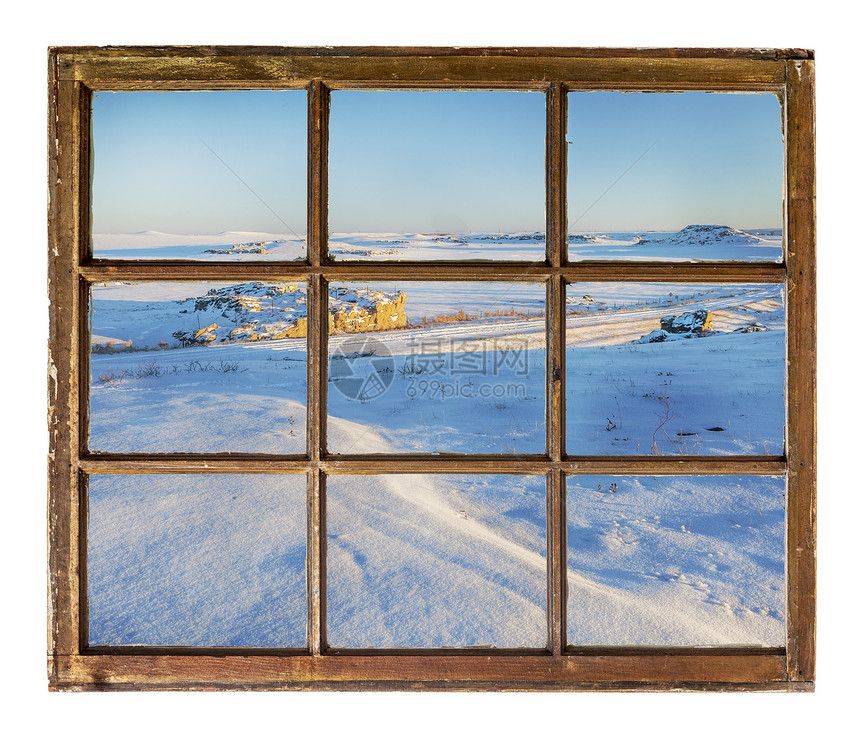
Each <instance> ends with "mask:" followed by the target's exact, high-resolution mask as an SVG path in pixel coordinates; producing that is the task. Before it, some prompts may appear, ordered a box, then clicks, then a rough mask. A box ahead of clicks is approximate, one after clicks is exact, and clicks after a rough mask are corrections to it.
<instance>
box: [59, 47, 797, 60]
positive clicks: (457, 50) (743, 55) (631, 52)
mask: <svg viewBox="0 0 860 737" xmlns="http://www.w3.org/2000/svg"><path fill="white" fill-rule="evenodd" d="M52 51H54V52H56V53H58V54H60V55H62V56H64V57H65V56H70V55H92V56H96V55H100V56H103V57H114V58H118V57H123V56H129V55H131V56H142V57H168V58H171V57H183V56H202V57H220V56H237V55H242V56H286V57H289V56H296V55H305V56H316V57H358V56H361V57H365V56H367V57H373V56H383V57H385V56H404V57H409V56H522V57H547V56H552V57H561V58H570V57H579V58H583V59H601V58H612V57H622V58H642V59H650V58H654V57H658V58H659V57H665V58H685V57H688V58H701V59H708V58H718V59H812V58H813V57H814V53H813V51H811V50H809V49H764V48H762V49H750V48H695V47H685V48H674V47H673V48H667V47H584V46H573V47H560V46H518V47H516V48H513V47H506V46H480V47H479V46H292V47H291V46H243V45H233V46H226V45H222V46H193V45H189V46H111V45H106V46H58V47H56V48H55V49H53V50H52Z"/></svg>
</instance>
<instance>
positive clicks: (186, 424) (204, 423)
mask: <svg viewBox="0 0 860 737" xmlns="http://www.w3.org/2000/svg"><path fill="white" fill-rule="evenodd" d="M90 329H91V337H90V339H91V346H92V352H91V355H90V436H89V447H90V448H91V449H92V450H94V451H102V452H116V453H128V452H160V453H170V452H177V453H178V452H185V453H215V452H226V451H236V452H245V453H304V452H305V406H306V401H307V399H306V396H307V341H306V337H305V336H306V332H307V297H306V293H305V285H304V284H302V283H299V284H264V283H261V282H247V283H241V284H224V283H220V284H218V283H202V282H192V283H169V282H152V283H141V284H129V283H119V282H114V283H105V284H95V285H93V287H92V293H91V307H90Z"/></svg>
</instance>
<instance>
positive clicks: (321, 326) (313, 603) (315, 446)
mask: <svg viewBox="0 0 860 737" xmlns="http://www.w3.org/2000/svg"><path fill="white" fill-rule="evenodd" d="M328 111H329V90H328V88H327V87H325V85H323V84H322V82H320V81H319V80H314V81H312V82H311V83H310V85H309V87H308V233H307V252H308V261H309V263H310V266H311V268H312V269H314V270H315V269H317V268H319V267H320V265H321V264H322V263H323V261H324V259H325V253H326V250H327V246H326V243H327V238H328ZM307 295H308V332H307V341H308V345H307V350H308V402H307V423H306V424H307V452H308V457H309V460H310V464H311V468H310V470H309V472H308V498H307V513H308V520H307V522H308V527H307V529H308V539H307V591H308V643H309V646H310V650H311V653H313V654H314V655H320V654H321V653H322V651H323V649H324V648H325V535H326V533H325V530H326V523H325V477H324V476H323V473H322V471H321V470H320V465H319V464H320V459H321V458H322V457H323V456H324V455H325V447H326V439H325V436H326V422H325V420H326V389H327V384H326V358H327V356H328V282H327V281H326V279H324V278H323V277H322V276H320V274H319V272H314V271H312V272H311V273H310V274H309V275H308V282H307Z"/></svg>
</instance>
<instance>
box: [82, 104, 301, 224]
mask: <svg viewBox="0 0 860 737" xmlns="http://www.w3.org/2000/svg"><path fill="white" fill-rule="evenodd" d="M92 126H93V144H94V149H95V150H94V166H93V195H92V201H93V232H95V233H134V232H137V231H139V230H160V231H164V232H167V233H217V232H220V231H223V230H252V231H263V232H273V233H289V232H290V231H289V229H288V228H287V227H286V226H285V225H284V222H285V223H286V224H287V225H288V226H289V228H292V229H293V230H295V231H296V232H298V233H304V232H305V230H306V229H307V214H306V205H305V203H306V196H305V191H306V188H307V174H306V165H307V164H306V162H307V94H306V93H305V91H304V90H287V91H269V90H265V91H246V90H243V91H239V92H234V91H229V92H226V91H225V92H115V93H111V92H98V93H96V95H95V97H94V99H93V121H92ZM207 146H208V147H209V148H207ZM210 148H211V149H212V150H211V151H210V150H209V149H210ZM212 151H214V152H215V153H212ZM216 154H217V156H216ZM219 156H220V157H221V159H223V162H226V164H227V165H226V166H225V164H224V163H222V161H220V160H219V159H218V157H219ZM228 166H229V167H230V168H228ZM230 169H233V170H234V171H235V172H236V174H238V175H239V177H241V179H242V180H243V181H245V182H246V183H247V184H248V185H249V186H250V187H251V189H253V191H254V192H256V195H257V196H255V195H254V194H253V193H252V192H251V191H249V189H248V188H247V187H246V186H245V185H244V184H242V181H240V180H239V179H238V178H237V177H236V176H235V175H234V174H233V173H231V171H230ZM257 197H259V198H260V199H262V200H263V202H265V203H267V204H268V205H269V207H271V208H272V210H274V211H275V212H276V213H277V214H278V216H279V217H280V219H281V220H283V221H284V222H281V221H280V220H279V219H278V217H275V215H273V214H272V212H270V211H269V209H268V208H267V207H266V206H265V205H264V204H263V203H262V202H260V199H258V198H257Z"/></svg>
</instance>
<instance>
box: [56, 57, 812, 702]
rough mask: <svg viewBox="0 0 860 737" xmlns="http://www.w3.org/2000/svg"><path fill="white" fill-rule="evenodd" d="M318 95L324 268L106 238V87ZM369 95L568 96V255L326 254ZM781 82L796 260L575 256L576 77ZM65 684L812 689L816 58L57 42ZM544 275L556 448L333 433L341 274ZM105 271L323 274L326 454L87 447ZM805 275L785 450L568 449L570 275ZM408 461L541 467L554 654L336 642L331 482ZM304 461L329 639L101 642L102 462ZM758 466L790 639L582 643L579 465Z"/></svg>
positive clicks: (212, 466) (319, 402)
mask: <svg viewBox="0 0 860 737" xmlns="http://www.w3.org/2000/svg"><path fill="white" fill-rule="evenodd" d="M291 88H293V89H296V88H298V89H306V90H307V91H308V256H307V260H306V262H304V263H295V262H290V263H272V262H267V263H262V262H259V263H254V262H244V263H241V264H233V263H225V262H220V263H213V262H205V263H195V262H192V261H146V262H142V261H105V260H98V259H94V258H93V257H92V253H91V249H90V245H89V244H90V234H89V230H90V222H89V213H90V202H89V196H90V188H89V181H90V179H89V177H90V154H89V145H90V135H89V113H90V101H91V94H92V92H93V91H95V90H141V89H177V90H179V89H291ZM346 88H351V89H358V88H384V89H396V88H422V89H426V88H456V89H506V88H507V89H528V90H536V91H542V92H544V93H545V94H546V99H547V135H546V181H547V194H546V199H547V249H546V258H545V260H544V261H540V262H535V263H510V262H506V263H492V262H462V263H450V262H446V263H367V262H364V263H342V262H340V261H338V262H337V263H334V262H332V261H329V260H327V258H326V239H327V234H328V223H327V169H328V167H327V163H328V162H327V139H328V109H329V93H330V90H333V89H346ZM591 89H621V90H630V91H636V90H643V91H680V90H712V91H771V92H774V93H776V94H778V95H779V96H780V97H781V99H782V102H783V127H784V134H785V199H784V201H785V220H784V245H785V263H784V264H743V263H728V262H727V263H707V264H704V263H696V264H670V263H656V262H655V263H636V264H631V263H616V262H603V263H584V264H583V263H568V262H567V260H566V233H567V224H566V216H567V213H566V195H565V186H566V178H567V177H566V159H565V157H566V145H565V142H564V136H565V126H566V106H567V95H566V93H567V91H568V90H591ZM49 97H50V112H49V191H50V208H49V296H50V300H51V314H50V359H49V389H48V392H49V405H50V410H49V431H50V454H49V496H48V502H49V510H48V511H49V520H48V522H49V538H50V539H49V542H50V553H49V588H50V591H49V607H50V610H49V633H48V634H49V642H48V663H49V684H50V687H51V688H52V689H57V690H123V689H196V688H213V687H214V688H221V689H320V690H323V689H337V690H355V689H374V690H380V689H400V690H405V689H461V690H465V689H471V690H482V689H496V690H504V689H511V690H513V689H517V690H556V689H567V690H593V689H604V690H608V689H631V690H632V689H649V690H661V689H679V688H681V689H705V690H726V689H740V690H794V691H797V690H800V691H808V690H811V689H812V688H813V684H814V669H815V649H814V648H815V631H814V623H815V429H816V428H815V422H816V418H815V178H814V163H815V162H814V63H813V56H812V53H811V52H808V51H805V50H797V49H792V50H746V49H650V50H649V49H644V50H643V49H558V48H551V49H544V48H537V49H494V48H492V49H442V48H318V49H304V48H302V49H289V48H263V47H164V48H158V47H116V48H112V47H105V48H56V49H51V50H50V52H49ZM369 277H375V278H377V279H382V278H385V279H389V278H391V279H397V280H398V281H402V280H407V279H421V280H429V279H435V280H470V279H474V280H528V281H542V282H544V283H545V284H546V289H547V361H546V363H547V373H546V380H547V449H546V453H545V454H541V455H531V456H516V455H512V456H474V455H453V454H452V455H442V456H437V455H433V456H431V455H417V456H406V455H403V456H396V457H395V456H337V455H331V454H329V453H328V452H327V450H326V447H325V414H326V413H325V406H326V404H325V400H326V395H325V393H326V387H327V381H326V356H327V355H328V353H327V330H326V321H325V320H320V319H319V318H320V316H322V315H325V314H326V300H327V289H326V285H327V283H328V282H329V281H332V280H351V279H365V278H369ZM106 279H128V280H135V281H154V280H204V279H205V280H219V279H223V280H228V279H229V280H233V279H261V280H263V279H268V280H271V279H284V280H304V281H306V282H307V286H308V297H309V306H310V315H311V321H310V325H311V327H310V328H309V334H308V355H309V360H308V408H307V412H308V425H307V436H308V447H307V455H303V456H269V455H242V454H217V455H191V454H164V455H161V454H124V455H117V454H92V453H90V452H89V451H88V449H87V444H86V427H87V401H88V385H87V382H88V360H89V356H88V351H89V346H88V332H87V324H86V320H87V300H88V293H89V291H88V290H89V285H90V284H91V283H93V282H96V281H102V280H106ZM579 280H588V281H595V280H604V281H640V280H643V281H644V280H647V281H661V280H662V281H690V282H693V281H695V282H699V281H703V282H735V283H741V282H771V283H784V284H785V285H786V295H787V296H786V299H787V336H788V337H787V433H786V444H785V449H784V453H783V454H782V455H778V456H732V457H712V456H707V457H706V456H699V457H696V456H683V457H670V456H634V457H630V456H625V457H611V456H599V457H595V456H568V455H566V454H565V446H564V397H565V388H564V384H565V371H564V330H565V321H564V289H565V284H566V283H568V282H570V281H579ZM388 472H400V473H402V472H413V473H458V472H460V473H483V472H492V473H516V474H536V475H537V474H540V475H544V476H545V477H546V479H547V491H548V493H547V517H548V535H547V548H548V549H547V554H548V606H547V616H548V625H549V627H548V641H547V647H546V649H545V650H539V651H535V650H522V651H515V650H514V651H511V650H500V651H475V650H425V651H392V650H383V651H334V650H330V649H328V648H327V647H326V638H325V480H326V477H327V475H330V474H340V473H352V474H372V473H388ZM105 473H111V474H132V473H133V474H140V473H265V474H278V473H302V474H306V476H307V489H308V495H307V509H308V539H307V543H308V567H307V570H308V600H309V607H308V610H309V613H308V632H309V641H308V648H307V649H306V650H301V651H262V650H237V649H204V650H201V649H189V648H170V649H164V648H111V649H108V648H91V647H88V646H87V637H86V597H85V595H84V593H83V592H85V580H84V577H85V555H86V551H85V538H86V532H85V529H86V528H85V522H86V502H85V499H86V490H85V487H86V479H87V477H88V475H90V474H105ZM574 473H581V474H588V473H615V474H637V473H643V474H667V475H677V474H752V475H785V477H786V479H787V558H786V561H787V563H786V565H787V597H788V600H787V630H786V633H787V634H786V647H784V648H768V649H744V648H741V649H738V648H733V649H732V648H669V649H666V648H663V649H655V648H647V649H646V648H569V647H567V644H566V623H565V585H566V576H565V569H566V560H565V556H566V525H565V477H566V475H567V474H574Z"/></svg>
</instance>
